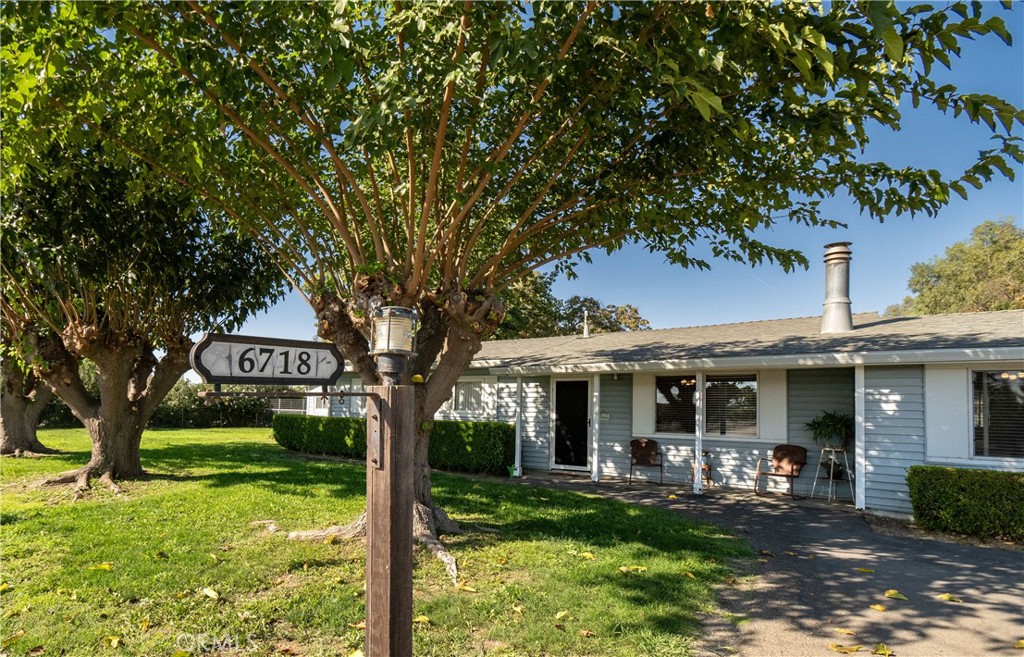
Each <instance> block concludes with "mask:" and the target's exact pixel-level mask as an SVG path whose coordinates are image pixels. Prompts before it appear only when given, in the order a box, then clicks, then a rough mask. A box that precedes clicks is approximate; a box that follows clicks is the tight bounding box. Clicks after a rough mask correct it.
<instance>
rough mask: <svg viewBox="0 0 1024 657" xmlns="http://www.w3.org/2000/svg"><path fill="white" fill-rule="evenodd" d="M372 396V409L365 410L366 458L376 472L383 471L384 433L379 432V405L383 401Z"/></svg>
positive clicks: (374, 394)
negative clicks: (374, 467)
mask: <svg viewBox="0 0 1024 657" xmlns="http://www.w3.org/2000/svg"><path fill="white" fill-rule="evenodd" d="M372 394H373V402H374V403H373V408H367V409H366V451H367V454H366V458H367V460H368V461H369V462H370V463H372V464H373V465H374V466H376V468H377V469H378V470H383V469H384V432H383V431H382V430H381V424H383V422H381V414H382V413H383V409H382V408H381V405H382V404H383V400H382V399H381V398H380V395H378V394H376V393H372Z"/></svg>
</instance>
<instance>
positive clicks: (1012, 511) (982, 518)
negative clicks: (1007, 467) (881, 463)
mask: <svg viewBox="0 0 1024 657" xmlns="http://www.w3.org/2000/svg"><path fill="white" fill-rule="evenodd" d="M907 486H908V487H909V488H910V503H911V505H912V506H913V507H914V521H915V522H916V523H917V525H918V526H919V527H923V528H924V529H930V530H935V531H944V532H953V533H956V534H966V535H969V536H977V537H980V538H993V537H998V538H1007V539H1011V540H1024V472H1003V471H999V470H970V469H966V468H949V467H941V466H934V465H914V466H911V467H910V468H909V469H908V470H907Z"/></svg>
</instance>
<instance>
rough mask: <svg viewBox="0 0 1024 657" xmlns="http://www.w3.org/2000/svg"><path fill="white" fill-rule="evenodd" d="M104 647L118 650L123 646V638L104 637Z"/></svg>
mask: <svg viewBox="0 0 1024 657" xmlns="http://www.w3.org/2000/svg"><path fill="white" fill-rule="evenodd" d="M103 645H105V646H107V647H108V648H116V647H118V646H119V645H121V637H119V636H113V635H107V636H105V637H103Z"/></svg>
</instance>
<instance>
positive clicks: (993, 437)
mask: <svg viewBox="0 0 1024 657" xmlns="http://www.w3.org/2000/svg"><path fill="white" fill-rule="evenodd" d="M973 383H974V386H973V387H974V404H973V406H974V455H975V456H1001V457H1024V372H1019V371H994V372H993V371H990V372H974V375H973Z"/></svg>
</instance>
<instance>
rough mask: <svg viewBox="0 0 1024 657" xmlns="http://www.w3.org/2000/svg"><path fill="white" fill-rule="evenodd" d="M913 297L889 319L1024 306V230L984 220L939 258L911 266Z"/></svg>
mask: <svg viewBox="0 0 1024 657" xmlns="http://www.w3.org/2000/svg"><path fill="white" fill-rule="evenodd" d="M907 287H908V288H909V289H910V291H911V293H912V294H911V295H910V296H908V297H906V298H905V299H904V300H903V302H902V303H899V304H896V305H893V306H889V307H888V308H887V309H886V310H885V314H886V315H887V316H889V317H899V316H904V315H938V314H942V313H971V312H980V311H984V310H1013V309H1022V308H1024V228H1021V227H1020V226H1019V225H1018V224H1017V222H1016V221H1014V220H1013V219H1011V218H1006V219H1002V220H1000V221H985V222H983V223H981V224H978V226H976V227H975V228H974V230H972V231H971V236H970V238H969V239H966V240H964V241H962V242H957V243H956V244H953V245H952V246H950V247H949V248H947V249H946V252H945V253H944V254H943V255H941V256H936V257H934V258H932V259H931V260H929V261H928V262H919V263H917V264H915V265H913V266H912V267H911V268H910V280H909V281H908V282H907Z"/></svg>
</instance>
